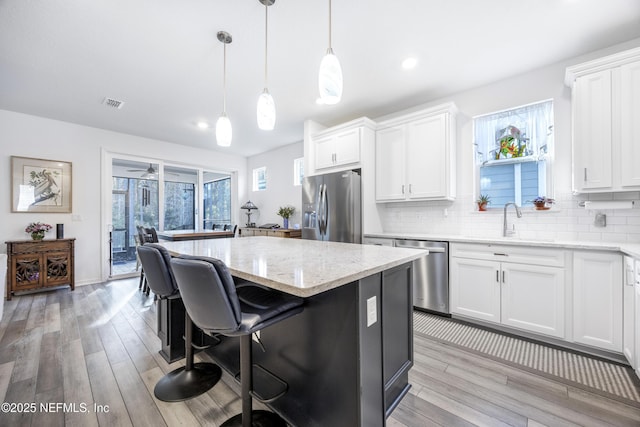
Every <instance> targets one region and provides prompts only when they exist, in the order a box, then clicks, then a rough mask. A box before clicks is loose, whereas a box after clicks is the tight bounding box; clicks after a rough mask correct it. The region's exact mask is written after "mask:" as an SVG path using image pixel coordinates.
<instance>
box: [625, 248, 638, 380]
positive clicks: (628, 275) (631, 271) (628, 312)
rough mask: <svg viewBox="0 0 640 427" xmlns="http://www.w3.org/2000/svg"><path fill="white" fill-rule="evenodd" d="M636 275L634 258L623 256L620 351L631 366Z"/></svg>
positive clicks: (634, 332)
mask: <svg viewBox="0 0 640 427" xmlns="http://www.w3.org/2000/svg"><path fill="white" fill-rule="evenodd" d="M635 284H636V275H635V260H634V259H633V258H631V257H627V256H626V257H624V289H623V295H622V298H623V302H622V316H623V318H622V319H623V321H622V353H623V354H624V356H625V357H626V358H627V361H628V362H629V364H630V365H631V367H632V368H634V369H635V367H636V290H635Z"/></svg>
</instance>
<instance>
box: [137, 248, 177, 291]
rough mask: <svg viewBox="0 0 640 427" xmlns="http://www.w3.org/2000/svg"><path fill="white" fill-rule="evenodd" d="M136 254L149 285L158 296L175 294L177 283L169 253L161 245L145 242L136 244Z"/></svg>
mask: <svg viewBox="0 0 640 427" xmlns="http://www.w3.org/2000/svg"><path fill="white" fill-rule="evenodd" d="M137 250H138V256H139V257H140V262H141V263H142V269H143V270H144V274H145V275H146V278H147V283H149V287H150V288H151V290H152V291H153V293H154V294H156V295H157V296H158V297H159V298H166V297H169V296H171V295H174V294H177V293H178V292H179V291H178V284H177V282H176V279H175V276H174V275H173V270H172V269H171V255H170V254H169V251H167V250H166V249H165V248H164V247H163V246H160V245H158V244H154V243H146V244H144V245H142V246H138V249H137Z"/></svg>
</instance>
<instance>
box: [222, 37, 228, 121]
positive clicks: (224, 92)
mask: <svg viewBox="0 0 640 427" xmlns="http://www.w3.org/2000/svg"><path fill="white" fill-rule="evenodd" d="M223 44H224V48H223V52H224V54H223V55H224V65H223V67H224V68H223V70H222V88H223V90H222V112H223V113H224V114H225V115H226V114H227V43H226V42H224V43H223Z"/></svg>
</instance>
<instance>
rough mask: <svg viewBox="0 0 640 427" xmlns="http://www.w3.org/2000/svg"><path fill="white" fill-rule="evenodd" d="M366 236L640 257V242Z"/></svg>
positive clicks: (428, 235) (408, 235) (380, 234)
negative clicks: (596, 252)
mask: <svg viewBox="0 0 640 427" xmlns="http://www.w3.org/2000/svg"><path fill="white" fill-rule="evenodd" d="M365 237H377V238H386V239H410V240H434V241H444V242H457V243H484V244H491V245H516V246H532V247H548V248H560V249H578V250H598V251H610V252H622V253H623V254H625V255H629V256H632V257H634V258H640V243H625V242H588V241H580V242H578V241H561V240H524V239H518V238H514V237H495V238H492V237H465V236H455V235H442V234H408V233H374V234H366V235H365Z"/></svg>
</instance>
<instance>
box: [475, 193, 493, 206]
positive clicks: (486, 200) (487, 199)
mask: <svg viewBox="0 0 640 427" xmlns="http://www.w3.org/2000/svg"><path fill="white" fill-rule="evenodd" d="M476 202H478V203H479V204H489V203H491V197H490V196H489V195H488V194H481V195H480V197H478V200H476Z"/></svg>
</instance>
